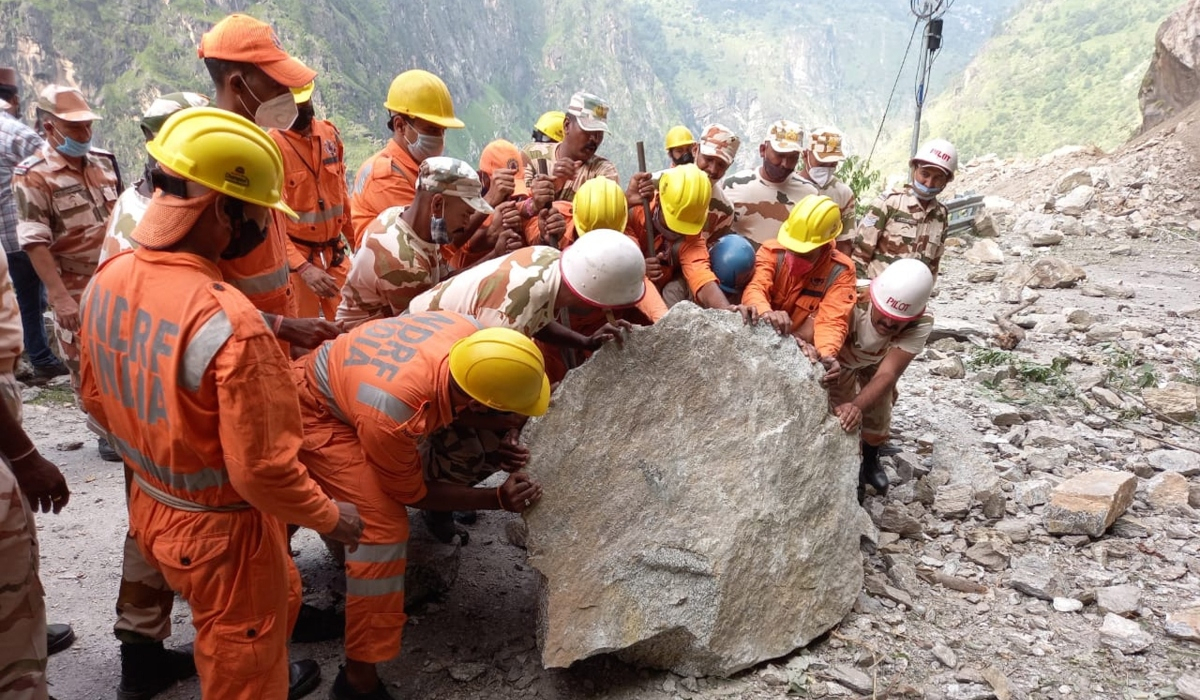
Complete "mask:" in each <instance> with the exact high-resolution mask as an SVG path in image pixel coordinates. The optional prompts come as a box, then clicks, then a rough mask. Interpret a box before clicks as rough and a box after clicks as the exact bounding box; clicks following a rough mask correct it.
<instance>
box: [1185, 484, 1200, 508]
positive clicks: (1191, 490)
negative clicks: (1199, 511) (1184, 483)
mask: <svg viewBox="0 0 1200 700" xmlns="http://www.w3.org/2000/svg"><path fill="white" fill-rule="evenodd" d="M1188 505H1189V506H1191V507H1193V508H1200V484H1191V485H1190V486H1188Z"/></svg>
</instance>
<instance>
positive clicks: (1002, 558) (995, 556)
mask: <svg viewBox="0 0 1200 700" xmlns="http://www.w3.org/2000/svg"><path fill="white" fill-rule="evenodd" d="M963 556H964V557H966V558H967V559H970V560H971V561H973V562H975V563H976V564H978V565H980V566H982V567H983V568H985V569H987V570H989V571H1004V570H1005V569H1007V568H1008V555H1007V554H1005V553H1004V552H1001V551H999V550H997V549H996V546H995V545H994V544H992V543H991V542H979V543H977V544H973V545H971V546H970V547H969V548H967V551H965V552H963Z"/></svg>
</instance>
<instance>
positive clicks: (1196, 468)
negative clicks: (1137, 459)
mask: <svg viewBox="0 0 1200 700" xmlns="http://www.w3.org/2000/svg"><path fill="white" fill-rule="evenodd" d="M1146 461H1147V462H1149V463H1150V466H1152V467H1154V468H1155V469H1157V470H1158V471H1160V472H1176V473H1178V474H1182V475H1183V476H1196V475H1197V474H1200V455H1197V454H1196V453H1195V452H1189V451H1188V450H1155V451H1153V452H1151V453H1149V454H1147V455H1146Z"/></svg>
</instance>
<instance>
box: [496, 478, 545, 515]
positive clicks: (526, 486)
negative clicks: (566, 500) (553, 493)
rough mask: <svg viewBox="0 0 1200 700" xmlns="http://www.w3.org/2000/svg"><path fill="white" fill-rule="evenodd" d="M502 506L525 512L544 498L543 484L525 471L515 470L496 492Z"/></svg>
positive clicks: (517, 511) (515, 511)
mask: <svg viewBox="0 0 1200 700" xmlns="http://www.w3.org/2000/svg"><path fill="white" fill-rule="evenodd" d="M496 494H497V496H499V499H500V507H501V508H502V509H504V510H507V511H512V512H514V513H524V512H525V511H526V510H527V509H529V508H532V507H533V506H534V505H536V504H537V502H538V501H539V500H541V498H542V486H541V484H539V483H538V482H536V481H534V480H533V477H531V476H529V475H528V474H526V473H525V472H513V473H511V474H509V475H508V479H507V480H506V481H505V482H504V483H503V484H501V485H500V488H499V489H498V490H497V492H496Z"/></svg>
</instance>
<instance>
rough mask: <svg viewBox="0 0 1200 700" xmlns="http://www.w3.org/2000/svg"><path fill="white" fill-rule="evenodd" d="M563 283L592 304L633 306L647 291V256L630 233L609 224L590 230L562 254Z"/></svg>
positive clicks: (612, 306) (602, 306)
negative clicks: (615, 229)
mask: <svg viewBox="0 0 1200 700" xmlns="http://www.w3.org/2000/svg"><path fill="white" fill-rule="evenodd" d="M559 266H560V268H561V270H562V279H563V283H564V284H566V285H567V289H570V290H571V292H572V293H573V294H575V296H577V297H579V298H580V299H583V300H584V301H586V302H587V303H589V304H591V305H592V306H598V307H600V308H602V309H603V308H617V307H623V306H633V305H634V304H636V303H638V302H639V301H641V300H642V296H644V295H645V294H646V283H645V279H646V260H645V258H643V257H642V251H641V249H640V248H638V246H637V244H636V243H634V242H633V240H632V239H630V238H629V236H626V235H625V234H623V233H621V232H619V231H614V230H612V229H608V228H600V229H596V230H594V231H589V232H588V234H587V235H586V236H580V237H579V239H578V240H576V241H575V243H573V244H572V245H571V247H569V248H567V249H566V250H564V251H563V253H562V257H561V258H559Z"/></svg>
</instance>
